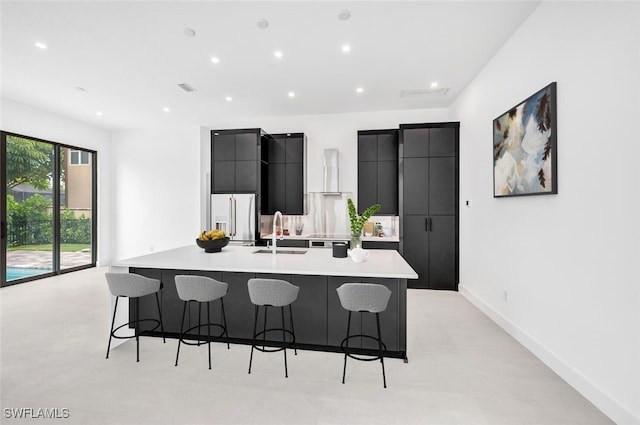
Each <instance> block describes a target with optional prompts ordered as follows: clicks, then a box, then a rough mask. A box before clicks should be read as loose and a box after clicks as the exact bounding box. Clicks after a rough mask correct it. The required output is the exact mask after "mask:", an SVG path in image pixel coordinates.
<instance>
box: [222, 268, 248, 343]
mask: <svg viewBox="0 0 640 425" xmlns="http://www.w3.org/2000/svg"><path fill="white" fill-rule="evenodd" d="M253 277H255V275H254V274H253V273H234V272H222V281H223V282H226V283H227V284H228V285H229V287H228V288H227V295H226V296H225V297H224V309H225V313H226V315H227V331H228V332H229V337H230V338H246V339H251V337H252V336H253V317H254V309H253V306H252V305H251V303H248V302H247V300H248V299H249V289H248V287H247V282H248V281H249V279H251V278H253Z"/></svg>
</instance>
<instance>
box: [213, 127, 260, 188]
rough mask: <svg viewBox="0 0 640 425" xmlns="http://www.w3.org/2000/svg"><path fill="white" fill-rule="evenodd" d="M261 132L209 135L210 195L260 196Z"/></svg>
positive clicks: (226, 132)
mask: <svg viewBox="0 0 640 425" xmlns="http://www.w3.org/2000/svg"><path fill="white" fill-rule="evenodd" d="M260 140H261V131H260V130H258V129H254V130H216V131H212V132H211V168H212V170H211V192H212V193H224V192H244V193H259V192H260V190H259V189H260V187H259V185H260V175H259V172H260V160H259V158H258V152H259V143H260Z"/></svg>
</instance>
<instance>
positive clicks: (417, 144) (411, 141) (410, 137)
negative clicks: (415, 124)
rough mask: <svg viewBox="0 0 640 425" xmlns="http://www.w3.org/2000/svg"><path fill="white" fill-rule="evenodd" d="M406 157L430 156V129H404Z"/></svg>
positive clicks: (404, 152)
mask: <svg viewBox="0 0 640 425" xmlns="http://www.w3.org/2000/svg"><path fill="white" fill-rule="evenodd" d="M402 137H403V140H402V143H403V153H402V156H403V157H404V158H424V157H427V156H429V129H428V128H405V129H403V130H402Z"/></svg>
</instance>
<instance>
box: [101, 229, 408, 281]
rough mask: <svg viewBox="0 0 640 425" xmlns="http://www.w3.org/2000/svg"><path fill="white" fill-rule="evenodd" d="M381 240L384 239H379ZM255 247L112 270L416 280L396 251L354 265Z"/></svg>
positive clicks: (178, 251)
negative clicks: (263, 250) (138, 269)
mask: <svg viewBox="0 0 640 425" xmlns="http://www.w3.org/2000/svg"><path fill="white" fill-rule="evenodd" d="M381 239H383V238H381ZM258 249H264V247H257V246H251V247H246V246H236V245H228V246H226V247H224V248H222V251H221V252H215V253H205V252H204V250H203V249H201V248H199V247H198V246H196V245H195V243H194V245H191V246H185V247H181V248H175V249H171V250H168V251H162V252H155V253H153V254H148V255H143V256H140V257H134V258H127V259H124V260H117V261H114V262H113V263H112V264H111V265H112V266H114V267H139V268H153V269H172V270H203V271H214V270H215V271H229V272H248V273H280V274H301V275H323V276H353V277H380V278H392V279H417V278H418V275H417V274H416V272H415V271H414V270H413V269H412V268H411V266H409V264H407V262H406V261H405V259H404V258H402V256H401V255H400V254H399V253H398V252H397V251H395V250H386V249H371V250H368V251H369V259H368V260H367V261H365V262H363V263H354V262H353V261H352V260H351V258H349V257H347V258H333V255H332V250H331V249H328V248H327V249H318V248H316V249H313V248H312V249H306V248H278V250H279V251H283V250H286V251H292V250H293V251H306V253H304V254H276V255H273V254H271V253H267V254H254V252H255V251H257V250H258Z"/></svg>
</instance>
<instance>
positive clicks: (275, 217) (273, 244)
mask: <svg viewBox="0 0 640 425" xmlns="http://www.w3.org/2000/svg"><path fill="white" fill-rule="evenodd" d="M278 217H280V229H284V219H283V218H282V213H281V212H280V211H276V213H275V214H274V215H273V231H272V232H271V250H272V251H273V253H274V254H275V253H276V246H277V245H278V244H277V243H276V223H277V222H278ZM281 232H282V233H281V235H280V240H282V239H283V238H284V231H283V230H281Z"/></svg>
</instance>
